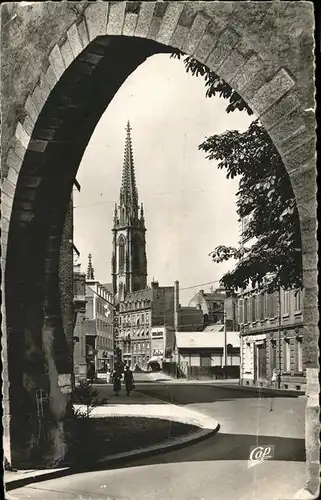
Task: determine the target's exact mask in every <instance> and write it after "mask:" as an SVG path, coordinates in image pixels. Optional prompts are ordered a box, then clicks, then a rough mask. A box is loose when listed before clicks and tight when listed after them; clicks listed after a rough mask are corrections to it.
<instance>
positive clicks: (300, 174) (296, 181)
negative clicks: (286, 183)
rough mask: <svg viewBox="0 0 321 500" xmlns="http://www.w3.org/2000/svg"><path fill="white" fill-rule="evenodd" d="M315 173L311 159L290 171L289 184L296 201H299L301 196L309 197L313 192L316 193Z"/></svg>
mask: <svg viewBox="0 0 321 500" xmlns="http://www.w3.org/2000/svg"><path fill="white" fill-rule="evenodd" d="M316 175H317V171H316V168H315V162H314V161H313V160H310V161H309V162H308V163H305V164H302V165H301V168H298V169H297V170H294V171H293V172H291V177H290V179H291V185H292V188H293V191H294V193H295V197H296V200H297V203H299V201H300V200H301V199H303V198H307V197H311V196H312V195H313V194H316V191H317V183H316ZM302 183H304V184H302Z"/></svg>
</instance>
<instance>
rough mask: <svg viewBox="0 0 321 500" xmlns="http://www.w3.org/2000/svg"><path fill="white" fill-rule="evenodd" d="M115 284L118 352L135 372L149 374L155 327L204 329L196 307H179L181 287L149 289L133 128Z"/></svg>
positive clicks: (116, 229)
mask: <svg viewBox="0 0 321 500" xmlns="http://www.w3.org/2000/svg"><path fill="white" fill-rule="evenodd" d="M112 234H113V241H112V245H113V254H112V262H111V266H112V281H113V283H112V284H113V293H114V296H115V299H116V302H117V322H118V334H117V347H119V348H120V349H121V355H122V359H123V361H124V362H125V363H126V364H131V365H132V367H134V366H136V365H137V366H139V367H140V368H142V369H147V366H148V362H149V360H150V358H151V356H152V346H151V342H152V335H151V329H152V327H155V326H157V327H158V326H159V327H164V326H165V327H174V326H175V327H179V326H180V327H181V328H182V329H185V330H186V329H187V330H188V329H189V330H191V329H193V330H194V329H196V328H198V327H201V326H202V313H201V311H199V310H198V309H197V308H196V307H189V308H182V307H181V306H180V304H179V296H178V294H179V291H178V290H179V284H178V282H175V285H174V286H159V283H158V281H155V280H153V281H152V282H151V285H150V286H147V257H146V238H145V234H146V226H145V217H144V209H143V205H142V204H141V205H139V199H138V190H137V186H136V176H135V168H134V158H133V147H132V140H131V127H130V124H129V122H128V124H127V128H126V140H125V152H124V161H123V171H122V181H121V188H120V196H119V203H118V204H116V206H115V213H114V220H113V227H112Z"/></svg>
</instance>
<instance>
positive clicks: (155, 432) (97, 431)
mask: <svg viewBox="0 0 321 500" xmlns="http://www.w3.org/2000/svg"><path fill="white" fill-rule="evenodd" d="M197 430H199V428H198V427H196V426H193V425H187V424H182V423H180V422H172V421H169V420H162V419H157V418H144V417H107V418H85V417H84V418H82V417H81V418H79V419H78V428H77V429H76V432H75V433H74V439H73V440H72V442H71V447H70V450H69V454H68V456H67V463H66V465H70V466H78V467H79V466H80V467H81V466H84V467H87V466H88V465H90V466H92V465H94V464H95V463H97V462H98V461H99V460H101V459H103V458H107V457H108V456H110V455H114V454H116V453H123V452H128V451H133V450H137V449H140V448H144V447H146V446H152V445H155V444H158V443H164V442H166V441H167V442H170V441H171V440H172V439H173V438H177V437H181V436H186V435H188V434H191V433H193V432H195V431H197Z"/></svg>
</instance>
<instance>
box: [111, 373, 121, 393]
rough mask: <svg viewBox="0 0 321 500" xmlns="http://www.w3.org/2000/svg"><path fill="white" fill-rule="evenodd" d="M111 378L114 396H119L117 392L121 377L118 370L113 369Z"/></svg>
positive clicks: (119, 387)
mask: <svg viewBox="0 0 321 500" xmlns="http://www.w3.org/2000/svg"><path fill="white" fill-rule="evenodd" d="M112 380H113V389H114V393H115V396H119V392H120V389H121V378H120V375H119V373H118V371H114V373H113V377H112Z"/></svg>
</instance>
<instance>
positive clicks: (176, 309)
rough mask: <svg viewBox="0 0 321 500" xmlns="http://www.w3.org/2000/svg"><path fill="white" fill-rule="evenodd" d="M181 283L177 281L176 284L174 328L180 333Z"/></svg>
mask: <svg viewBox="0 0 321 500" xmlns="http://www.w3.org/2000/svg"><path fill="white" fill-rule="evenodd" d="M178 314H179V282H178V281H175V283H174V328H175V331H178V326H179V321H178V319H179V318H178Z"/></svg>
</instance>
